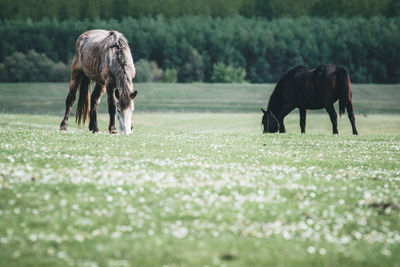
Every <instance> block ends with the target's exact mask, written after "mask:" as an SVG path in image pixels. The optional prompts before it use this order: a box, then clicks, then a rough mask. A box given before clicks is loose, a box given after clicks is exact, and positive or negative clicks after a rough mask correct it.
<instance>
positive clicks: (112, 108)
mask: <svg viewBox="0 0 400 267" xmlns="http://www.w3.org/2000/svg"><path fill="white" fill-rule="evenodd" d="M107 103H108V114H109V115H110V124H109V126H108V131H109V132H110V134H117V133H118V131H117V128H116V127H115V113H116V105H115V98H114V88H113V87H109V86H107Z"/></svg>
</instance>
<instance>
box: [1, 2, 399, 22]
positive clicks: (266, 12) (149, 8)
mask: <svg viewBox="0 0 400 267" xmlns="http://www.w3.org/2000/svg"><path fill="white" fill-rule="evenodd" d="M160 14H162V15H163V16H164V17H167V18H174V17H180V16H188V15H189V16H192V15H205V16H212V17H229V16H234V15H242V16H245V17H264V18H268V19H274V18H281V17H299V16H312V17H316V16H318V17H326V18H331V17H353V16H362V17H367V18H368V17H373V16H386V17H393V16H399V15H400V3H399V1H398V0H146V1H143V0H85V1H82V0H68V1H65V0H30V1H24V0H2V1H0V19H1V20H5V19H26V18H31V19H32V20H34V21H37V20H41V19H42V18H43V17H48V18H57V19H59V20H65V19H78V20H85V19H90V20H93V19H104V20H110V19H117V20H121V19H123V18H125V17H134V18H140V17H148V16H157V15H160Z"/></svg>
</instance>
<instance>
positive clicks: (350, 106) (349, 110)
mask: <svg viewBox="0 0 400 267" xmlns="http://www.w3.org/2000/svg"><path fill="white" fill-rule="evenodd" d="M346 110H347V114H348V116H349V120H350V123H351V128H353V134H355V135H357V134H358V132H357V129H356V119H355V118H354V112H353V104H352V103H351V101H349V103H348V104H347V106H346Z"/></svg>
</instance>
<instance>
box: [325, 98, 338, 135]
mask: <svg viewBox="0 0 400 267" xmlns="http://www.w3.org/2000/svg"><path fill="white" fill-rule="evenodd" d="M325 109H326V111H327V112H328V114H329V117H330V118H331V122H332V129H333V134H338V133H339V132H338V129H337V113H336V111H335V108H334V107H333V104H332V105H330V106H328V107H326V108H325Z"/></svg>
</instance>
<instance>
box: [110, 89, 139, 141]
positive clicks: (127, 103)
mask: <svg viewBox="0 0 400 267" xmlns="http://www.w3.org/2000/svg"><path fill="white" fill-rule="evenodd" d="M125 94H126V95H125ZM136 95H137V91H136V90H135V91H133V93H130V92H128V93H124V95H121V93H120V91H119V90H118V89H116V90H115V98H116V101H115V102H116V107H117V118H118V124H119V132H120V133H121V134H126V135H129V134H131V133H132V129H133V126H132V113H133V111H134V110H135V103H134V101H133V100H134V99H135V97H136Z"/></svg>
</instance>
